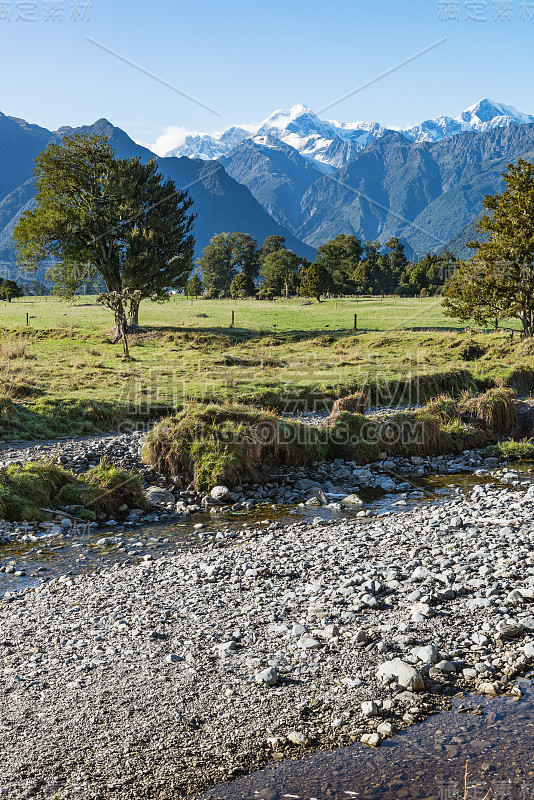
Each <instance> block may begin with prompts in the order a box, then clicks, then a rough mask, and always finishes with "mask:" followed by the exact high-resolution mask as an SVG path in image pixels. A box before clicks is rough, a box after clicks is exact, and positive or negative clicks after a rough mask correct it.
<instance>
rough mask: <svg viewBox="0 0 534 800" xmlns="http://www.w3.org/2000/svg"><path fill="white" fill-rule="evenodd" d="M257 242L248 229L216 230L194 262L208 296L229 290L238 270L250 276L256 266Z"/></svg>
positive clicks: (218, 294) (252, 276)
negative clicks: (200, 273)
mask: <svg viewBox="0 0 534 800" xmlns="http://www.w3.org/2000/svg"><path fill="white" fill-rule="evenodd" d="M257 247H258V243H257V242H256V240H255V239H254V238H253V237H252V236H250V234H248V233H217V234H215V235H214V236H212V237H211V239H210V241H209V244H207V245H206V247H205V248H204V249H203V250H202V254H201V257H200V258H199V259H198V260H197V262H196V263H197V265H198V266H199V268H200V271H201V272H202V279H203V281H204V287H205V289H206V292H208V294H209V295H211V296H216V297H221V296H222V297H224V296H226V295H228V294H230V288H231V286H232V281H233V280H234V278H235V276H236V275H237V274H238V273H239V274H242V275H245V276H246V277H247V278H249V279H251V280H253V279H254V278H255V277H256V276H257V274H258V269H259V259H258V250H257Z"/></svg>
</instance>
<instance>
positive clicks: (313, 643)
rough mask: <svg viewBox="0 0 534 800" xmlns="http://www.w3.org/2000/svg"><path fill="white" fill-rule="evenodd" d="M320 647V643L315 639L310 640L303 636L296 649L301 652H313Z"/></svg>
mask: <svg viewBox="0 0 534 800" xmlns="http://www.w3.org/2000/svg"><path fill="white" fill-rule="evenodd" d="M320 646H321V642H319V641H318V640H317V639H312V637H311V636H303V637H302V639H299V640H298V642H297V647H300V648H301V649H302V650H313V649H314V648H316V647H320Z"/></svg>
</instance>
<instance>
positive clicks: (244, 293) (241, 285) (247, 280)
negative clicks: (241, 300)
mask: <svg viewBox="0 0 534 800" xmlns="http://www.w3.org/2000/svg"><path fill="white" fill-rule="evenodd" d="M255 293H256V286H255V285H254V281H253V280H252V278H251V277H250V275H247V274H246V273H245V272H240V273H239V275H236V276H235V278H234V279H233V281H232V285H231V286H230V294H231V295H232V297H252V295H254V294H255Z"/></svg>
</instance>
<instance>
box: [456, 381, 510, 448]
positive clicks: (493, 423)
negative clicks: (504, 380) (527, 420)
mask: <svg viewBox="0 0 534 800" xmlns="http://www.w3.org/2000/svg"><path fill="white" fill-rule="evenodd" d="M457 409H458V415H459V417H460V419H461V420H462V421H464V422H467V423H468V424H474V425H479V426H480V427H483V428H485V429H486V430H487V431H488V432H491V433H492V434H494V435H495V436H497V437H499V438H500V437H504V436H511V435H513V434H514V433H515V432H516V431H517V424H518V420H517V410H516V405H515V393H514V392H513V391H512V390H511V389H506V388H504V387H496V388H494V389H489V390H488V391H487V392H484V393H483V394H480V395H477V396H475V397H463V398H462V399H461V400H460V401H459V402H458V406H457Z"/></svg>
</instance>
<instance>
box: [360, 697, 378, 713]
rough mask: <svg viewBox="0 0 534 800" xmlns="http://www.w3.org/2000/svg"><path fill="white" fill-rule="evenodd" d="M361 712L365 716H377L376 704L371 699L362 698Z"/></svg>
mask: <svg viewBox="0 0 534 800" xmlns="http://www.w3.org/2000/svg"><path fill="white" fill-rule="evenodd" d="M362 714H364V716H366V717H376V716H378V706H377V704H376V703H375V702H374V701H373V700H364V701H363V703H362Z"/></svg>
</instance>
